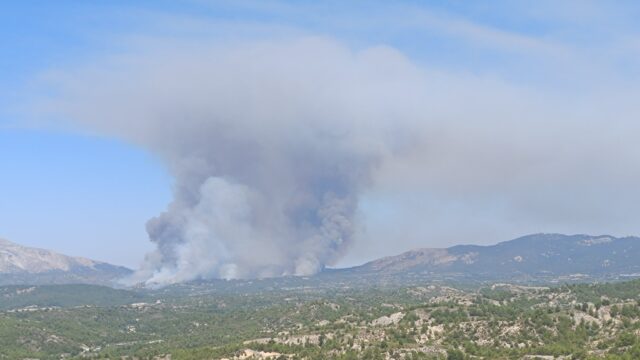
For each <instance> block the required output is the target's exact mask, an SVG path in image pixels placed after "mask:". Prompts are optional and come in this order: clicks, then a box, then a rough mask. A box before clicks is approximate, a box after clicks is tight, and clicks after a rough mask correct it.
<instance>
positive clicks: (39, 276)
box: [0, 239, 131, 285]
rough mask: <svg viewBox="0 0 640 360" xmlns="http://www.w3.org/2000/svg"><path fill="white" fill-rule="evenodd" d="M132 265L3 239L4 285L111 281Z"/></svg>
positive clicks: (0, 276) (0, 265)
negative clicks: (112, 262) (98, 259)
mask: <svg viewBox="0 0 640 360" xmlns="http://www.w3.org/2000/svg"><path fill="white" fill-rule="evenodd" d="M130 273H131V270H130V269H127V268H125V267H122V266H115V265H111V264H107V263H104V262H99V261H94V260H90V259H85V258H81V257H71V256H66V255H62V254H58V253H56V252H53V251H49V250H44V249H37V248H31V247H26V246H21V245H18V244H15V243H12V242H10V241H8V240H3V239H0V285H3V284H72V283H86V284H110V283H111V282H112V281H113V280H114V279H117V278H120V277H122V276H125V275H128V274H130Z"/></svg>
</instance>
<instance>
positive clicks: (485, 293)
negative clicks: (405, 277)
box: [0, 281, 640, 360]
mask: <svg viewBox="0 0 640 360" xmlns="http://www.w3.org/2000/svg"><path fill="white" fill-rule="evenodd" d="M294 285H295V284H294ZM229 286H231V285H229ZM98 289H99V290H100V291H102V295H101V297H100V302H99V304H96V303H97V301H96V299H95V296H90V294H91V293H95V291H97V290H98ZM61 294H65V296H62V295H61ZM639 295H640V281H630V282H623V283H612V284H598V285H588V284H582V285H580V284H578V285H564V286H558V287H550V288H549V287H526V286H520V285H509V284H493V285H487V286H484V287H475V288H464V287H456V288H454V287H449V286H445V285H442V284H424V285H423V286H398V287H392V286H387V287H370V288H367V287H357V286H353V287H352V286H347V285H341V286H336V287H313V286H302V285H300V286H290V287H285V288H283V287H280V288H276V287H270V286H268V285H266V286H265V285H264V284H262V285H258V284H250V285H245V286H243V287H240V288H238V289H230V288H227V289H224V291H223V290H220V289H219V287H217V286H216V285H215V284H207V283H200V284H193V285H183V286H179V287H173V288H166V289H163V290H159V291H144V290H139V291H137V292H134V291H125V290H113V289H109V288H99V287H90V286H86V287H85V286H83V285H74V286H66V287H65V286H64V285H61V286H50V287H28V286H12V287H11V286H10V287H3V288H0V309H2V311H1V312H0V359H60V358H74V359H83V358H109V359H158V360H160V359H172V360H175V359H407V360H411V359H640V340H639V336H640V302H639V299H640V297H639ZM83 299H85V300H86V301H84V300H83ZM132 301H135V302H132Z"/></svg>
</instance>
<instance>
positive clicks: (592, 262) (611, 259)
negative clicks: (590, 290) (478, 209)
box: [348, 234, 640, 279]
mask: <svg viewBox="0 0 640 360" xmlns="http://www.w3.org/2000/svg"><path fill="white" fill-rule="evenodd" d="M638 259H640V238H637V237H624V238H615V237H612V236H590V235H561V234H534V235H528V236H524V237H521V238H518V239H515V240H511V241H505V242H502V243H499V244H496V245H491V246H478V245H458V246H453V247H450V248H447V249H417V250H412V251H408V252H405V253H403V254H400V255H397V256H391V257H385V258H382V259H378V260H374V261H371V262H369V263H366V264H364V265H362V266H358V267H355V268H352V269H348V271H349V272H352V273H383V274H399V273H404V272H408V273H431V274H464V276H465V277H475V278H486V279H510V278H514V277H520V278H539V277H549V276H551V277H554V276H555V277H561V276H574V277H579V276H589V277H616V276H618V277H619V276H622V277H624V276H628V275H630V274H640V261H639V260H638Z"/></svg>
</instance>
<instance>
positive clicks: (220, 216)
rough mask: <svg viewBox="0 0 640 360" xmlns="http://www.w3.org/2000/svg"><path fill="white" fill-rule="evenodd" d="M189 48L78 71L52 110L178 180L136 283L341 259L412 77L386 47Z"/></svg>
mask: <svg viewBox="0 0 640 360" xmlns="http://www.w3.org/2000/svg"><path fill="white" fill-rule="evenodd" d="M186 53H187V55H184V54H183V55H167V54H166V53H163V54H162V55H163V56H156V55H155V54H146V55H139V54H138V55H135V56H130V57H123V58H121V59H118V60H117V61H114V62H112V63H109V64H108V66H105V64H101V65H100V66H97V67H94V68H88V69H84V70H83V71H82V72H81V73H80V74H73V75H72V76H69V78H67V79H64V80H63V81H62V83H63V84H64V87H63V88H62V93H64V94H67V97H68V98H69V99H73V102H72V103H71V102H67V103H64V101H58V103H57V104H56V106H58V108H60V109H63V110H62V111H63V112H64V113H65V115H67V116H69V117H72V118H74V119H75V120H76V121H78V122H79V123H81V124H82V125H83V126H84V127H85V128H89V129H92V130H94V131H97V132H99V133H101V134H111V135H115V136H118V137H121V138H124V139H126V140H128V141H131V142H133V143H135V144H138V145H140V146H143V147H145V148H146V149H148V150H150V151H151V152H153V153H154V154H157V155H158V156H160V158H161V159H163V160H164V162H165V163H166V164H167V166H168V168H169V170H170V172H171V174H172V175H173V176H174V178H175V185H174V199H173V201H172V202H171V203H170V204H169V205H168V207H167V209H166V211H164V212H163V213H162V214H160V215H158V216H156V217H154V218H152V219H151V220H149V222H148V223H147V231H148V234H149V238H150V240H151V241H152V242H154V243H155V244H156V246H157V249H156V250H155V251H153V252H152V253H150V254H148V255H147V257H146V259H145V262H144V264H143V265H142V267H141V269H140V270H139V271H138V272H137V273H136V274H135V275H134V276H133V278H132V279H130V282H134V283H137V282H144V283H146V284H148V285H152V286H157V285H164V284H169V283H174V282H180V281H186V280H191V279H195V278H228V279H229V278H254V277H270V276H281V275H309V274H313V273H316V272H318V271H319V270H321V269H322V268H323V267H324V266H325V265H331V264H333V263H335V261H336V260H338V259H339V258H340V256H341V255H342V254H343V253H344V251H345V250H346V249H347V248H348V247H349V244H350V243H351V241H352V239H353V235H354V231H355V226H356V225H355V218H356V217H355V215H356V212H357V209H358V199H359V197H360V195H361V194H362V192H363V191H364V190H365V189H366V188H367V187H368V186H369V184H370V183H371V181H372V176H373V173H374V172H375V169H376V167H377V165H378V164H379V163H380V162H381V161H382V159H383V158H384V157H385V156H387V154H388V153H389V152H390V151H392V148H393V147H394V146H395V144H396V143H402V142H403V141H400V140H399V139H401V138H402V134H400V133H399V132H398V131H397V130H398V129H396V126H395V125H394V124H396V123H402V122H405V121H406V117H407V112H406V111H405V109H407V108H412V107H413V106H412V105H413V104H412V103H411V101H410V100H408V99H411V98H412V97H411V91H412V89H411V87H407V86H406V85H407V84H411V83H412V81H413V79H415V78H417V77H419V75H418V74H417V73H416V71H415V69H414V68H413V67H412V66H411V65H410V64H408V62H407V61H406V60H405V59H404V58H403V57H402V56H400V55H398V54H397V53H396V52H395V51H393V50H390V49H386V48H376V49H369V50H365V51H361V52H352V51H351V50H348V49H346V48H343V47H341V46H339V45H336V44H335V43H332V42H330V41H327V40H322V39H302V40H296V41H291V42H285V43H280V44H274V43H257V44H247V45H243V46H237V47H233V48H213V49H211V48H209V49H207V50H198V51H187V52H186ZM105 69H106V70H105ZM79 99H80V100H79ZM80 104H81V105H80ZM389 104H393V106H391V107H390V106H389ZM99 109H108V111H107V113H103V112H101V111H100V110H99ZM405 125H406V124H405ZM404 127H405V128H406V126H404Z"/></svg>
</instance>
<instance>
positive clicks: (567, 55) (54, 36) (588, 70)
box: [0, 0, 640, 267]
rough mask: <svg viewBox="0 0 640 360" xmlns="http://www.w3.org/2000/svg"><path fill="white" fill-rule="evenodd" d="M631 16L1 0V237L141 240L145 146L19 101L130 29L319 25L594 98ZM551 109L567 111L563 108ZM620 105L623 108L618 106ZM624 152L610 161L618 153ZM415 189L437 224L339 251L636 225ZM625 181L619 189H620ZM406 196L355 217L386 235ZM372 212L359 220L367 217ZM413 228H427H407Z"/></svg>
mask: <svg viewBox="0 0 640 360" xmlns="http://www.w3.org/2000/svg"><path fill="white" fill-rule="evenodd" d="M638 15H640V7H639V6H638V5H637V3H636V2H633V1H615V2H605V1H602V2H597V1H593V2H592V1H563V2H555V1H473V2H469V1H449V2H444V1H406V2H393V3H391V2H382V1H381V2H364V1H353V2H343V1H329V2H323V3H321V4H319V3H317V2H311V1H302V2H299V1H295V2H294V1H292V2H287V1H281V2H261V1H255V2H253V1H240V2H234V1H219V2H217V1H195V0H194V1H136V2H130V1H91V2H89V1H16V2H10V3H9V2H7V3H3V4H2V5H1V6H0V44H1V46H0V79H2V81H1V82H0V237H4V238H7V239H9V240H12V241H15V242H18V243H21V244H25V245H31V246H38V247H44V248H50V249H55V250H58V251H60V252H63V253H67V254H71V255H80V256H86V257H91V258H96V259H100V260H107V261H110V262H114V263H118V264H124V265H128V266H131V267H135V266H137V264H138V263H139V262H140V261H141V259H142V257H143V255H144V253H146V252H148V251H149V250H151V249H152V248H153V247H152V246H151V244H150V243H149V242H148V241H147V239H146V232H145V228H144V224H145V222H146V221H147V220H148V219H149V218H151V217H153V216H155V215H157V214H159V213H160V212H162V211H163V210H164V209H165V207H166V204H167V203H168V202H169V201H170V200H171V187H172V183H173V179H172V176H171V175H170V174H169V172H168V170H167V169H166V168H165V166H164V164H163V163H162V161H161V159H159V158H158V157H157V155H156V154H153V153H151V152H149V151H148V150H145V149H144V148H143V147H140V146H137V145H135V144H133V143H130V142H127V141H126V140H123V139H120V138H117V137H111V136H108V135H101V134H88V133H87V132H86V131H82V130H81V129H77V128H73V127H68V126H66V125H65V126H62V125H59V124H58V125H56V124H55V122H54V123H53V124H52V123H51V122H48V121H49V120H51V118H50V117H51V115H48V114H43V113H41V112H38V111H34V108H35V107H36V106H35V105H34V104H35V103H37V100H38V99H39V98H40V97H42V96H46V95H47V94H48V91H50V90H49V88H47V86H46V85H43V83H46V79H47V78H48V76H50V74H51V73H55V72H57V71H67V70H68V69H74V68H76V67H83V66H85V65H86V64H92V63H95V62H98V63H99V62H100V61H102V60H101V59H104V58H109V57H111V56H117V55H120V54H131V53H136V52H138V51H139V47H140V46H141V45H140V44H143V43H144V44H147V45H145V46H148V44H149V43H151V44H154V43H157V42H159V43H165V42H166V43H170V42H173V41H175V42H179V43H191V42H193V43H196V44H199V43H203V42H205V43H206V42H223V43H224V42H226V43H234V42H241V41H244V40H246V39H279V38H283V37H284V38H289V37H296V36H308V35H320V36H325V37H330V38H332V39H337V41H340V42H341V43H344V44H346V46H348V47H351V48H353V49H361V48H367V47H370V46H378V45H385V46H389V47H392V48H395V49H397V50H398V51H400V52H401V53H402V54H404V56H406V57H407V58H409V59H411V61H412V62H413V63H414V64H416V65H417V66H424V67H428V68H430V69H435V71H442V72H446V73H448V74H454V75H455V76H459V77H461V78H466V77H474V78H476V77H477V78H481V79H486V81H487V82H493V81H496V82H500V83H506V84H508V85H509V86H511V87H513V89H520V90H523V91H534V92H536V93H544V94H550V93H551V94H553V93H556V92H557V93H558V94H560V95H561V96H564V97H565V98H566V99H567V102H571V101H575V102H576V103H577V104H579V103H580V101H581V99H577V100H576V99H572V97H574V96H575V97H580V96H581V94H584V96H585V98H591V97H593V98H598V99H601V97H598V96H600V95H599V94H601V93H612V94H616V93H620V94H630V93H633V91H635V88H636V86H635V82H636V80H637V79H638V75H639V73H638V71H639V70H640V66H639V65H640V61H639V60H638V59H639V56H640V40H638V39H639V36H638V34H639V33H640V26H638V24H637V21H636V19H637V18H638ZM152 46H153V45H152ZM603 100H604V101H603V104H604V105H603V108H598V109H594V110H593V111H590V109H589V108H588V107H587V108H586V110H584V111H585V112H592V113H601V114H609V115H611V116H614V115H613V114H617V113H616V112H614V111H611V110H610V109H609V108H607V107H606V106H611V108H616V109H621V108H623V106H626V105H628V102H625V103H624V104H625V105H618V104H617V103H615V102H616V101H618V100H620V99H619V98H618V99H614V98H612V99H608V98H604V99H603ZM622 100H624V99H622ZM629 102H632V101H631V100H629ZM607 104H609V105H607ZM549 106H552V105H549ZM607 109H609V110H607ZM562 111H571V112H572V113H577V112H578V110H576V107H573V108H571V109H570V110H566V109H563V110H562ZM620 111H621V112H623V113H624V115H625V116H626V115H628V113H627V112H626V111H627V110H620ZM603 116H605V115H603ZM615 119H617V118H615V116H614V119H613V122H614V125H615V126H618V127H619V128H620V129H622V132H624V130H625V129H631V128H629V127H628V124H630V123H631V120H629V121H627V120H624V121H623V120H620V121H619V122H616V120H615ZM62 120H63V122H64V119H62ZM607 120H611V119H607ZM594 121H596V120H594ZM42 122H46V125H43V124H42ZM590 136H591V135H590ZM612 136H614V135H612ZM621 151H622V150H621ZM624 164H625V165H624V166H622V165H621V169H624V168H625V166H627V165H628V163H624ZM621 174H622V175H624V172H622V173H621ZM585 186H586V187H589V186H590V185H585ZM420 192H421V193H423V197H422V198H421V199H423V200H425V201H431V202H433V203H442V204H443V207H440V209H446V211H443V212H442V213H439V214H432V215H434V219H439V220H438V221H437V223H434V224H432V225H433V226H432V227H430V228H427V229H420V228H417V229H416V231H415V234H417V235H413V236H412V235H411V234H407V232H411V231H407V230H405V231H404V232H403V234H402V236H403V237H406V238H407V239H408V240H406V241H404V242H400V243H399V245H397V246H396V248H392V247H390V246H389V245H387V244H386V243H384V242H382V241H378V242H374V243H372V244H367V246H363V245H362V244H360V245H358V244H356V245H355V250H354V251H355V252H356V253H358V252H360V253H361V254H362V255H358V254H356V255H353V254H352V255H350V257H348V260H347V261H346V262H345V263H347V264H351V263H357V262H358V261H362V260H366V259H368V258H372V257H375V256H380V255H384V254H388V253H397V252H400V251H403V250H406V249H407V248H411V247H418V246H426V245H430V246H445V245H450V244H452V243H455V242H459V241H461V239H466V238H469V235H470V234H473V233H474V232H473V229H476V228H477V229H485V230H486V229H494V230H491V231H490V230H486V231H485V232H484V233H482V232H481V233H482V234H484V235H483V236H482V237H481V238H479V239H469V240H468V241H466V242H480V243H492V242H496V241H500V240H505V239H506V238H508V237H510V236H517V235H521V234H520V232H525V231H532V232H535V231H536V230H537V231H547V230H559V231H564V230H567V231H576V232H581V231H580V229H581V228H584V229H585V230H584V231H585V232H587V231H596V232H598V231H599V230H601V231H600V232H613V233H615V234H621V235H624V234H627V233H631V232H636V233H637V232H640V228H638V229H636V228H634V227H633V226H632V225H631V224H630V221H629V222H624V221H620V222H614V221H609V222H605V221H603V222H598V223H597V224H596V225H597V226H596V225H594V226H593V227H587V226H583V225H584V224H585V223H587V222H588V220H587V219H589V217H588V216H587V215H588V214H587V213H588V212H585V217H584V220H583V221H582V220H581V221H576V222H575V223H570V222H567V223H566V224H569V225H566V226H565V225H563V224H556V223H553V222H549V221H546V220H545V221H542V220H540V221H539V222H535V221H533V222H532V223H531V224H530V225H522V223H523V222H525V221H524V220H523V219H524V215H523V216H522V217H519V218H516V219H514V220H513V221H509V219H505V217H504V216H502V215H500V216H498V215H495V216H492V215H485V216H473V214H477V213H478V210H477V209H478V208H483V207H495V208H500V207H501V206H502V205H501V201H500V197H499V196H498V197H493V198H492V200H491V201H486V200H482V199H481V198H482V196H481V195H478V194H475V193H474V194H473V195H470V200H468V202H466V201H463V200H460V198H458V197H455V200H452V198H451V197H447V196H445V195H442V193H440V192H438V193H435V194H434V193H431V192H430V191H427V190H425V189H421V191H420ZM579 195H580V194H577V195H576V198H579V197H580V196H579ZM637 195H638V194H636V193H633V194H631V195H629V196H631V198H632V199H634V198H636V196H637ZM505 196H507V195H505ZM509 196H510V195H509ZM602 196H603V197H602V198H605V197H604V195H602ZM412 198H413V196H412V195H411V194H410V195H406V194H403V193H397V192H393V190H388V189H379V190H378V191H376V192H374V193H372V194H369V196H367V197H366V198H365V200H364V202H363V205H362V206H363V208H364V212H365V213H367V214H368V215H369V219H370V220H369V221H370V222H371V221H374V222H376V224H378V225H379V226H381V228H380V229H378V230H379V231H380V232H381V233H383V234H392V232H391V230H389V227H391V228H393V227H395V226H387V227H386V228H382V225H380V224H383V225H384V224H385V219H387V221H388V222H389V220H388V219H390V218H394V217H398V218H402V219H403V220H398V221H401V222H400V223H402V224H403V226H411V224H415V223H416V222H417V223H419V222H420V220H419V219H413V220H412V219H410V217H407V216H405V215H403V214H404V213H403V211H407V212H410V213H411V214H413V215H412V216H417V215H415V214H420V213H425V214H426V213H429V214H431V212H433V211H434V210H433V209H431V208H429V207H425V205H424V204H423V203H422V202H421V201H415V200H414V199H412ZM597 198H598V199H599V197H597ZM427 199H428V200H427ZM461 202H462V203H463V204H461ZM585 206H586V207H589V206H593V204H586V205H585ZM585 206H583V207H581V208H584V207H585ZM613 206H617V204H614V205H613ZM625 206H626V204H622V205H620V207H621V208H625ZM460 207H462V209H460ZM400 208H402V209H405V210H398V209H400ZM406 209H411V210H406ZM569 210H570V209H569ZM569 210H567V211H569ZM458 211H459V212H460V213H467V214H469V215H468V216H467V217H465V218H464V219H467V220H469V221H470V223H469V224H470V225H469V226H470V230H469V231H468V232H467V231H459V229H458V228H459V227H460V226H459V225H457V226H456V225H455V224H456V223H457V222H459V221H460V218H458V217H449V216H445V215H443V214H444V213H445V212H458ZM496 211H497V210H496ZM505 211H506V210H505ZM527 211H533V210H531V209H529V210H527ZM497 212H499V211H497ZM417 217H418V218H419V216H417ZM532 217H533V218H535V216H532ZM371 219H373V220H371ZM470 219H472V220H470ZM378 220H379V221H378ZM402 221H406V222H407V223H403V222H402ZM434 221H435V220H434ZM507 223H508V224H507ZM376 224H370V225H373V227H374V229H377V228H376V227H375V226H378V225H376ZM389 224H390V222H389ZM514 224H519V225H517V226H516V225H514ZM387 225H388V224H387ZM543 226H544V227H545V228H540V227H543ZM581 226H582V227H581ZM430 229H437V230H433V231H432V230H430ZM496 229H497V230H496ZM454 230H455V231H459V232H458V233H456V235H455V236H453V235H452V236H451V238H444V237H443V236H442V235H443V234H447V233H448V232H450V233H455V231H454ZM396 235H397V234H396ZM425 238H431V239H432V240H430V241H428V242H421V241H422V240H421V239H425ZM426 243H428V244H426ZM124 249H126V250H124ZM367 251H369V252H367Z"/></svg>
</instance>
